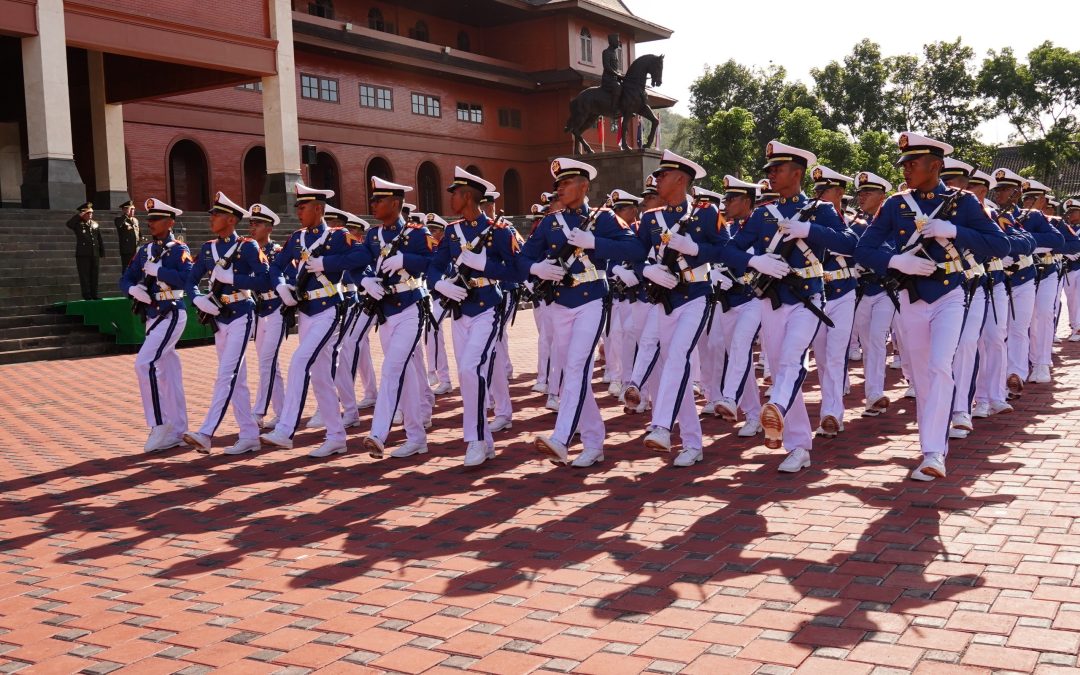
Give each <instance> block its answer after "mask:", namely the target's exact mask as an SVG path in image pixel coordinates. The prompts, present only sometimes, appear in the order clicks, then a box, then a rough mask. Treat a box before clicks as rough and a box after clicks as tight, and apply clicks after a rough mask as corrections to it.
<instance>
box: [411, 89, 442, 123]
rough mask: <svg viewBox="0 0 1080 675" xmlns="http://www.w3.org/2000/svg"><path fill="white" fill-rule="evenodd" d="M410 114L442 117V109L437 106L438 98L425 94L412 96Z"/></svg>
mask: <svg viewBox="0 0 1080 675" xmlns="http://www.w3.org/2000/svg"><path fill="white" fill-rule="evenodd" d="M412 112H413V114H414V115H426V116H427V117H442V108H441V106H440V105H439V97H438V96H428V95H427V94H417V93H415V92H414V93H413V95H412Z"/></svg>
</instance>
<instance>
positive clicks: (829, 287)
mask: <svg viewBox="0 0 1080 675" xmlns="http://www.w3.org/2000/svg"><path fill="white" fill-rule="evenodd" d="M833 208H834V209H835V208H836V207H833ZM837 217H838V218H840V221H841V222H843V223H844V224H845V225H847V226H848V229H851V231H852V232H855V230H854V229H852V228H851V227H850V224H849V223H848V222H847V218H845V217H844V216H843V214H837ZM856 237H858V233H856ZM855 243H858V239H857V238H856V240H855ZM854 252H855V250H854V248H852V251H851V253H854ZM851 253H849V254H847V255H845V256H841V255H840V254H838V253H836V252H834V251H832V250H831V249H830V250H826V251H825V258H823V259H822V261H821V262H822V265H823V267H824V268H825V271H826V272H836V271H838V270H841V269H843V268H844V267H847V268H849V269H850V268H853V267H855V264H856V263H855V258H854V257H852V255H851ZM841 260H843V263H844V264H843V265H841V264H840V262H841ZM858 283H859V280H858V279H856V278H855V277H848V278H847V279H838V280H836V281H827V282H825V301H826V302H828V301H829V300H836V299H837V298H842V297H844V295H846V294H848V293H850V292H852V291H854V290H855V287H856V286H857V285H858Z"/></svg>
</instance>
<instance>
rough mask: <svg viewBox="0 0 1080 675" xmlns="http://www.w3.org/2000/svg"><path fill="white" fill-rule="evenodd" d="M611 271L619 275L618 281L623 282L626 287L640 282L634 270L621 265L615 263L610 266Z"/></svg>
mask: <svg viewBox="0 0 1080 675" xmlns="http://www.w3.org/2000/svg"><path fill="white" fill-rule="evenodd" d="M611 273H612V274H614V275H615V276H617V277H619V281H621V282H623V284H624V285H625V286H626V287H627V288H630V287H631V286H637V285H638V284H639V283H641V282H640V281H639V280H638V278H637V275H636V274H634V270H628V269H626V268H625V267H623V266H622V265H616V266H615V267H612V268H611Z"/></svg>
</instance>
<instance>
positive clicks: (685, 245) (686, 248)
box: [667, 232, 698, 255]
mask: <svg viewBox="0 0 1080 675" xmlns="http://www.w3.org/2000/svg"><path fill="white" fill-rule="evenodd" d="M667 246H668V248H670V249H671V250H672V251H678V252H679V253H682V254H683V255H697V254H698V245H697V242H696V241H694V240H693V239H691V238H690V237H688V236H687V235H685V234H679V233H677V232H676V233H675V234H673V235H671V239H669V240H668V243H667Z"/></svg>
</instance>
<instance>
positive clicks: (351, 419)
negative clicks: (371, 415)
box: [341, 413, 360, 429]
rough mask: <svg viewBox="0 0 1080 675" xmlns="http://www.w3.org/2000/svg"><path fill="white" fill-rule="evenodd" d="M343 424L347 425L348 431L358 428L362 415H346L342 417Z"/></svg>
mask: <svg viewBox="0 0 1080 675" xmlns="http://www.w3.org/2000/svg"><path fill="white" fill-rule="evenodd" d="M341 423H342V424H344V425H345V428H346V429H352V428H353V427H358V426H360V415H358V414H357V413H353V414H352V415H349V414H348V413H346V414H344V415H342V416H341Z"/></svg>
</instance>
